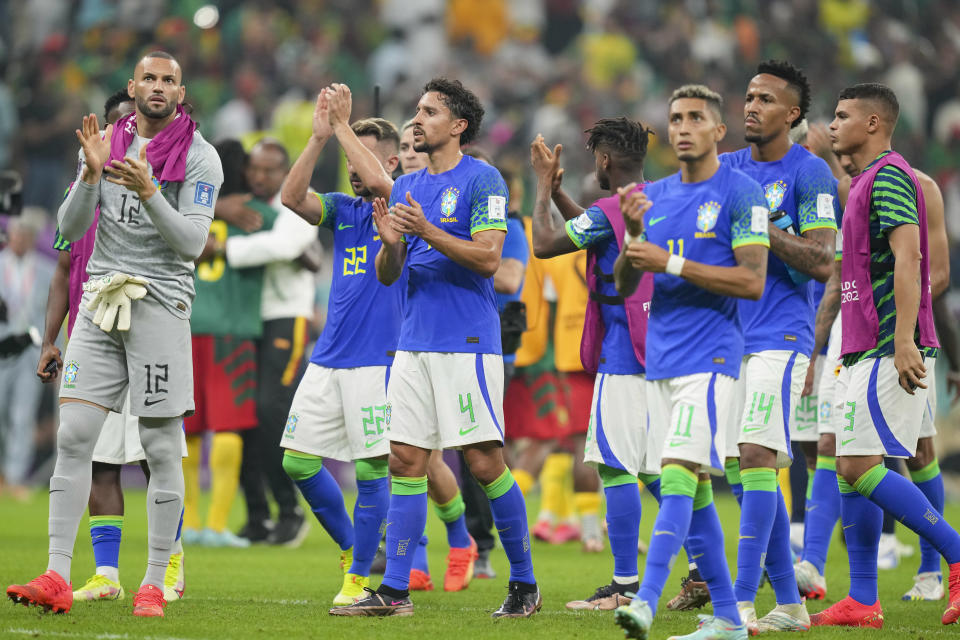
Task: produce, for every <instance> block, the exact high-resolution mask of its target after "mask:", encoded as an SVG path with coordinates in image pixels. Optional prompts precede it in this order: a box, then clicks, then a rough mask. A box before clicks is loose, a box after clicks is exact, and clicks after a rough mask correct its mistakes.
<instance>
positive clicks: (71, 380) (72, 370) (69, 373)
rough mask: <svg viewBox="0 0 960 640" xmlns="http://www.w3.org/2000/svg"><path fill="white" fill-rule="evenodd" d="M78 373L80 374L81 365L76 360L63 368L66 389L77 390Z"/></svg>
mask: <svg viewBox="0 0 960 640" xmlns="http://www.w3.org/2000/svg"><path fill="white" fill-rule="evenodd" d="M78 373H80V365H79V364H77V363H76V361H75V360H71V361H70V362H68V363H67V365H66V366H65V367H64V368H63V387H64V388H65V389H74V388H76V386H77V374H78Z"/></svg>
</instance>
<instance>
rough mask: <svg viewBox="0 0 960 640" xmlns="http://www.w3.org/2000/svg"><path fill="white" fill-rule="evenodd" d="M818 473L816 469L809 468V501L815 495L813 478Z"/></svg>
mask: <svg viewBox="0 0 960 640" xmlns="http://www.w3.org/2000/svg"><path fill="white" fill-rule="evenodd" d="M816 473H817V470H816V469H811V468H809V467H807V500H809V499H810V496H812V495H813V476H814V475H815V474H816Z"/></svg>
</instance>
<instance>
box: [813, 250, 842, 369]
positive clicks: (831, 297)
mask: <svg viewBox="0 0 960 640" xmlns="http://www.w3.org/2000/svg"><path fill="white" fill-rule="evenodd" d="M840 264H841V262H840V261H839V260H837V261H835V265H834V268H833V274H832V275H831V276H830V279H829V280H827V286H826V288H825V289H824V290H823V297H822V298H821V299H820V306H819V307H818V308H817V317H816V320H814V323H813V357H814V358H816V356H817V354H819V353H820V352H821V351H823V346H824V345H825V344H827V338H829V337H830V329H831V327H833V322H834V320H836V319H837V314H838V313H840Z"/></svg>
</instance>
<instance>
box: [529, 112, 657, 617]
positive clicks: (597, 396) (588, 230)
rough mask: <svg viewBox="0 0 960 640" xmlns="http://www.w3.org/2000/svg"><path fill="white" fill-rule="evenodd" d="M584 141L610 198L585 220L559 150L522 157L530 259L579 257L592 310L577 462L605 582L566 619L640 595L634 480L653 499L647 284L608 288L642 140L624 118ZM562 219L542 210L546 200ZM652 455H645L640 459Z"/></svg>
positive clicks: (640, 182)
mask: <svg viewBox="0 0 960 640" xmlns="http://www.w3.org/2000/svg"><path fill="white" fill-rule="evenodd" d="M586 133H587V134H588V135H589V138H588V139H587V148H588V149H589V150H590V151H592V152H593V155H594V159H595V161H596V173H597V180H598V182H599V183H600V187H601V188H603V189H605V190H607V191H609V192H610V193H611V194H612V195H610V196H608V197H606V198H601V199H600V200H597V201H596V202H595V203H593V204H592V205H590V207H588V208H587V209H586V210H584V209H582V208H580V207H579V206H577V205H576V204H575V203H574V202H573V200H572V199H571V198H570V197H569V196H568V195H567V194H566V193H565V192H564V191H563V189H561V187H560V183H561V180H562V175H563V169H561V168H560V151H561V146H560V145H557V146H556V147H554V149H553V150H552V151H551V150H550V148H549V147H548V146H547V145H546V143H545V142H544V140H543V137H542V136H539V135H538V136H537V137H536V139H535V140H534V141H533V144H532V145H531V148H530V156H531V162H532V163H533V169H534V171H535V172H536V174H537V197H536V204H535V205H534V211H533V250H534V253H535V254H536V256H537V257H538V258H550V257H553V256H556V255H560V254H564V253H571V252H574V251H578V250H580V249H586V250H587V285H588V287H589V289H590V300H589V302H588V304H587V312H586V318H585V320H584V329H583V340H582V342H581V345H580V358H581V360H582V362H583V367H584V369H585V370H586V371H588V372H590V373H596V374H597V378H596V382H595V383H594V388H593V401H592V403H591V411H590V429H589V431H588V432H587V435H586V443H585V448H584V451H585V454H584V461H585V462H586V463H587V464H589V465H591V466H594V467H596V468H597V470H598V471H599V473H600V478H601V480H602V481H603V490H604V494H605V495H606V499H607V525H608V529H609V535H610V548H611V551H612V552H613V558H614V567H613V580H612V581H611V582H610V584H608V585H604V586H602V587H600V588H598V589H597V590H596V592H595V593H594V594H593V595H591V596H590V597H588V598H586V599H585V600H576V601H573V602H569V603H567V608H569V609H588V610H612V609H616V608H617V607H618V606H620V605H623V604H627V603H629V602H630V598H629V597H627V595H626V594H627V592H636V590H637V588H638V586H639V578H638V571H637V537H638V530H639V527H640V491H639V488H638V486H637V478H640V479H641V480H643V482H644V484H646V485H647V487H649V489H650V490H651V492H652V493H653V494H654V495H658V492H659V486H660V483H659V476H658V475H657V474H659V471H660V448H661V447H660V446H659V445H658V444H657V443H654V442H648V438H647V429H646V415H647V403H646V394H645V390H644V389H645V387H644V384H645V381H644V377H645V368H644V366H645V351H646V350H645V340H646V334H647V306H648V305H649V302H650V294H651V292H652V289H653V285H652V281H653V277H652V274H648V276H647V277H646V278H644V282H643V284H641V285H640V287H639V288H638V289H637V291H636V292H635V293H634V294H633V295H631V296H628V297H626V298H624V297H622V296H620V295H619V294H617V291H616V289H615V288H614V284H613V263H614V262H615V261H616V259H617V256H618V255H619V254H620V250H621V248H622V245H623V239H624V222H623V216H622V215H621V213H620V207H619V200H618V197H617V195H616V190H617V189H619V188H622V187H626V186H629V185H634V188H635V189H637V190H640V189H643V187H644V185H645V182H644V178H643V161H644V159H645V157H646V153H647V140H648V138H649V135H650V133H651V132H650V130H649V129H647V128H646V127H645V126H643V125H642V124H640V123H639V122H636V121H634V120H630V119H628V118H623V117H621V118H606V119H603V120H600V121H598V122H597V123H596V124H595V125H594V126H593V127H592V128H590V129H588V130H587V131H586ZM551 199H552V200H553V202H554V203H555V204H556V205H557V208H558V209H559V210H560V213H556V212H554V211H553V210H552V209H551V207H550V200H551ZM648 452H650V455H647V453H648Z"/></svg>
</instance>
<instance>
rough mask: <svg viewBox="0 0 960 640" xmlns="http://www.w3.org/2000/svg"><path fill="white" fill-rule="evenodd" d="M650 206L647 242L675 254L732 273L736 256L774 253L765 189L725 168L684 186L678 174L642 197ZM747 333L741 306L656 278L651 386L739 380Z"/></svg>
mask: <svg viewBox="0 0 960 640" xmlns="http://www.w3.org/2000/svg"><path fill="white" fill-rule="evenodd" d="M644 193H646V194H647V198H649V199H650V201H651V202H652V203H653V205H652V206H651V207H650V209H648V210H647V213H646V214H645V215H644V218H643V223H644V237H645V239H646V241H647V242H653V243H655V244H657V245H659V246H661V247H663V248H664V249H666V250H667V251H669V252H670V253H674V254H677V255H679V256H682V257H684V258H688V259H690V260H694V261H696V262H702V263H704V264H712V265H719V266H724V267H734V266H736V265H737V261H736V258H735V256H734V253H733V252H734V249H737V248H739V247H743V246H747V245H752V244H759V245H763V246H769V245H770V239H769V235H768V233H767V225H768V223H769V218H770V214H769V211H768V210H767V203H766V200H765V199H764V197H763V189H761V188H760V185H758V184H757V183H756V182H755V181H754V180H753V179H752V178H750V177H748V176H747V175H746V174H744V173H741V172H740V171H737V170H736V169H733V168H732V167H730V166H729V165H728V164H725V163H721V164H720V168H719V169H718V170H717V172H716V173H715V174H713V176H712V177H711V178H709V179H708V180H704V181H703V182H691V183H685V182H682V181H681V180H680V174H679V173H675V174H674V175H672V176H669V177H667V178H664V179H662V180H658V181H657V182H654V183H653V184H651V185H648V186H647V188H646V189H645V190H644ZM742 359H743V333H742V330H741V325H740V316H739V313H738V311H737V299H736V298H731V297H728V296H721V295H717V294H715V293H711V292H709V291H707V290H705V289H701V288H700V287H698V286H695V285H693V284H691V283H689V282H687V281H686V280H684V279H683V278H680V277H678V276H673V275H670V274H667V273H657V274H655V275H654V279H653V299H652V300H651V302H650V322H649V324H648V325H647V379H648V380H659V379H663V378H676V377H679V376H686V375H691V374H694V373H705V372H717V373H722V374H725V375H728V376H731V377H733V378H737V377H739V375H740V361H741V360H742Z"/></svg>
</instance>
